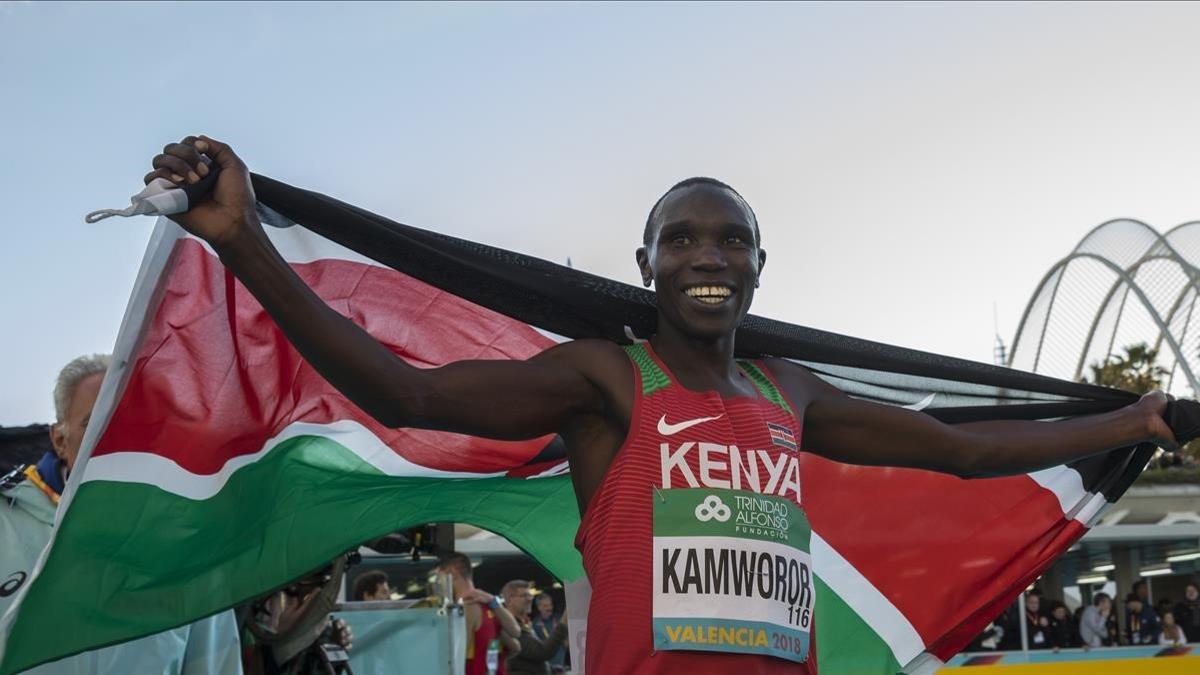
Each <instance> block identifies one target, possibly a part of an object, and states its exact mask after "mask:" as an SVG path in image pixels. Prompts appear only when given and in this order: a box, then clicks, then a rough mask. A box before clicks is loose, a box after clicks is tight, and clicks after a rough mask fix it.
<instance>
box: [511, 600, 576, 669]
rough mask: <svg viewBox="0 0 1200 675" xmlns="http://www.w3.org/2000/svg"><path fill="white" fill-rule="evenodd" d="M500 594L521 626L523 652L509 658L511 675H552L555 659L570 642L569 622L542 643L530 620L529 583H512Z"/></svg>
mask: <svg viewBox="0 0 1200 675" xmlns="http://www.w3.org/2000/svg"><path fill="white" fill-rule="evenodd" d="M500 594H501V595H503V596H504V604H505V605H506V606H507V607H508V608H509V611H511V612H512V613H513V615H514V616H516V617H517V620H518V621H520V622H521V651H520V652H519V653H517V654H515V655H513V656H510V657H508V672H509V674H510V675H518V674H520V675H549V673H550V672H551V667H550V659H551V657H553V656H554V654H555V653H557V652H558V650H559V649H560V648H561V647H562V645H563V643H565V642H566V640H567V624H566V622H560V623H559V624H558V626H556V627H555V629H554V632H553V633H551V634H550V638H549V639H548V640H541V639H539V638H538V637H537V635H535V634H534V632H533V626H532V625H531V622H530V620H529V610H530V607H531V605H532V604H533V595H532V594H531V593H530V592H529V582H528V581H521V580H515V581H510V582H508V583H507V584H504V588H503V589H502V590H501V591H500Z"/></svg>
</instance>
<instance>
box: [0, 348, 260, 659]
mask: <svg viewBox="0 0 1200 675" xmlns="http://www.w3.org/2000/svg"><path fill="white" fill-rule="evenodd" d="M109 360H110V359H109V357H108V355H106V354H93V355H91V356H80V357H79V358H77V359H74V360H73V361H71V362H70V363H68V364H67V365H66V366H65V367H64V368H63V369H62V371H61V372H60V373H59V375H58V379H57V381H56V382H55V385H54V413H55V417H56V420H55V423H54V424H53V425H51V427H50V442H51V444H52V445H53V446H54V450H53V451H52V452H47V453H46V455H45V456H44V457H42V459H41V460H39V461H38V463H37V464H36V465H29V466H25V467H21V468H19V469H17V470H16V471H14V472H12V473H10V474H8V475H7V476H5V477H4V478H2V479H0V575H2V576H0V614H2V613H3V612H5V611H7V610H8V608H9V605H10V604H12V602H13V600H15V599H16V597H17V592H18V591H19V590H20V589H21V587H23V586H24V585H25V584H26V583H27V582H28V580H29V577H30V575H31V574H32V573H33V567H34V564H35V563H36V562H37V558H38V555H39V554H40V553H41V551H42V549H43V548H44V547H45V546H46V542H47V541H49V540H50V530H51V528H52V527H53V525H54V512H55V509H56V508H57V506H58V500H59V495H61V494H62V491H63V486H64V485H65V484H66V479H67V476H68V475H69V474H70V472H71V469H73V468H74V467H75V460H76V458H77V457H78V456H79V446H80V444H81V443H82V441H83V435H84V432H85V431H87V426H88V422H89V421H90V419H91V415H92V407H93V406H94V405H95V403H96V397H97V396H99V394H100V385H101V383H102V382H103V380H104V373H105V371H107V370H108V364H109ZM45 630H47V631H53V630H54V627H53V626H46V627H45ZM27 672H29V673H38V674H40V675H51V674H52V675H66V674H71V675H84V674H87V675H99V674H101V673H146V674H147V675H225V674H228V673H241V672H242V666H241V660H240V647H239V643H238V634H237V622H236V620H235V619H234V616H233V612H223V613H221V614H217V615H215V616H212V617H209V618H207V619H204V620H202V621H197V622H196V623H193V624H190V625H187V626H182V627H180V628H176V629H174V630H169V631H166V632H163V633H158V634H157V635H150V636H148V637H144V638H141V639H139V640H134V641H132V642H126V643H124V644H119V645H114V646H112V647H106V648H104V649H97V650H95V651H90V652H86V653H83V654H77V655H75V656H72V657H68V658H65V659H61V660H59V661H54V662H52V663H48V664H44V665H42V666H38V667H37V668H34V669H33V670H30V671H27Z"/></svg>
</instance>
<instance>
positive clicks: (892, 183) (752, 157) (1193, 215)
mask: <svg viewBox="0 0 1200 675" xmlns="http://www.w3.org/2000/svg"><path fill="white" fill-rule="evenodd" d="M1197 25H1200V5H1195V4H1175V3H1164V4H1156V3H1137V4H1085V3H1069V4H1020V3H1002V4H989V3H964V4H904V3H884V4H871V3H868V4H850V3H846V4H841V3H839V4H821V3H798V4H751V3H738V4H720V3H704V4H687V3H667V4H632V3H601V4H562V3H546V4H493V3H487V4H469V3H461V4H460V3H453V4H450V3H447V4H428V5H425V4H403V5H388V4H383V3H365V4H353V3H339V4H303V5H293V4H286V3H266V4H254V3H204V4H174V3H172V4H153V3H135V4H112V3H99V2H94V3H82V4H71V3H23V2H0V101H2V103H0V152H2V153H3V159H2V160H0V198H2V203H3V205H4V209H3V211H2V212H0V320H2V321H3V324H2V325H0V327H2V330H0V425H18V424H26V423H31V422H46V421H51V420H52V418H53V406H52V403H51V395H50V393H51V389H52V386H53V380H54V377H55V375H56V374H57V372H58V369H59V368H61V366H62V365H64V364H65V363H66V362H67V361H68V360H70V359H71V358H73V357H75V356H77V355H79V354H83V353H92V352H104V351H110V350H111V349H112V345H113V342H114V340H115V337H116V332H117V328H118V326H119V324H120V321H121V317H122V314H123V311H124V307H125V303H126V301H127V300H128V296H129V292H130V290H131V287H132V284H133V280H134V276H135V273H136V271H137V267H138V264H139V262H140V260H141V256H142V254H143V252H144V249H145V244H146V240H147V238H148V236H149V233H150V230H151V227H152V224H153V221H152V220H151V219H150V218H136V219H110V220H106V221H103V222H102V223H99V224H96V225H86V224H84V222H83V214H84V213H87V212H88V211H91V210H94V209H97V208H102V207H120V206H122V205H125V204H127V203H128V196H129V195H130V194H132V193H134V192H136V191H137V190H138V189H140V187H141V176H142V175H143V174H144V173H146V171H148V170H149V163H150V160H151V158H152V157H153V156H154V154H156V153H157V152H159V151H160V150H161V148H162V146H163V145H164V144H166V143H168V142H171V141H175V140H178V139H179V138H182V137H183V136H186V135H189V134H194V133H205V134H208V135H210V136H213V137H215V138H218V139H221V140H224V141H227V142H229V143H230V144H232V145H233V147H234V148H235V149H236V150H237V152H238V153H239V154H240V155H241V156H242V157H243V159H245V161H246V162H247V164H249V166H250V167H251V169H252V170H254V171H256V172H258V173H262V174H265V175H268V176H271V177H273V178H276V179H279V180H283V181H285V182H288V183H291V184H293V185H298V186H301V187H305V188H309V189H313V190H317V191H319V192H323V193H325V194H329V195H332V196H334V197H337V198H339V199H342V200H344V201H348V202H351V203H353V204H356V205H358V206H362V207H364V208H367V209H369V210H371V211H374V212H376V213H379V214H382V215H385V216H388V217H390V218H393V219H395V220H399V221H401V222H405V223H408V224H411V225H416V226H419V227H425V228H429V229H433V230H437V231H441V232H445V233H448V234H453V235H455V236H459V237H465V238H468V239H473V240H476V241H482V242H486V243H489V244H493V245H497V246H502V247H505V248H509V249H514V250H517V251H521V252H524V253H529V254H533V255H537V256H540V257H543V258H547V259H550V260H553V261H556V262H563V261H565V260H566V259H567V258H568V257H570V258H571V260H572V262H573V263H574V265H575V266H576V267H578V268H582V269H585V270H587V271H590V272H594V273H597V274H602V275H604V276H607V277H611V278H614V279H619V280H622V281H626V282H629V283H637V282H638V276H637V270H636V267H635V265H634V258H633V252H634V250H635V248H636V247H637V245H638V243H639V240H640V236H641V228H642V224H643V223H644V221H645V218H646V212H647V211H648V210H649V208H650V206H651V205H652V204H653V203H654V201H655V200H656V199H657V198H658V196H659V195H660V194H661V193H662V192H663V191H664V190H665V189H666V188H667V187H669V186H670V185H671V184H673V183H674V182H676V181H678V180H680V179H682V178H685V177H688V176H693V175H710V176H715V177H718V178H721V179H722V180H725V181H726V182H729V183H731V184H732V185H734V186H735V187H736V188H737V189H738V190H739V191H740V192H741V193H742V194H743V195H744V196H745V197H746V198H747V200H748V201H749V202H750V203H751V204H752V205H753V207H754V209H755V211H756V212H757V214H758V217H759V221H760V224H761V227H762V235H763V244H764V247H765V248H766V249H767V250H768V252H769V257H768V262H767V265H766V268H765V269H764V272H763V277H762V288H761V289H760V290H759V293H758V295H757V296H756V300H755V306H754V308H753V311H754V312H756V313H758V314H762V315H766V316H770V317H774V318H778V319H783V320H786V321H790V322H793V323H799V324H803V325H808V326H813V327H817V328H822V329H825V330H832V331H837V332H841V333H847V334H851V335H856V336H860V337H865V338H870V339H874V340H880V341H884V342H888V343H893V344H899V345H903V346H907V347H914V348H918V349H923V350H929V351H934V352H939V353H944V354H949V355H953V356H959V357H964V358H970V359H975V360H981V361H990V360H991V359H992V348H993V342H994V334H995V331H996V327H997V326H998V328H999V331H1000V334H1001V335H1002V336H1003V337H1004V338H1005V340H1006V341H1010V342H1011V339H1012V335H1013V333H1014V331H1015V330H1016V328H1017V323H1018V321H1019V320H1020V316H1021V313H1022V311H1023V309H1024V306H1025V303H1026V302H1027V301H1028V299H1029V296H1030V295H1031V293H1032V292H1033V290H1034V287H1035V286H1036V284H1037V282H1038V281H1039V279H1040V278H1041V277H1042V275H1043V274H1044V273H1045V272H1046V270H1048V269H1049V268H1050V266H1051V265H1052V264H1053V263H1054V262H1056V261H1057V260H1058V259H1060V258H1062V257H1063V256H1065V255H1066V254H1067V253H1068V252H1069V251H1070V249H1071V248H1072V247H1073V246H1074V244H1075V243H1076V242H1077V241H1078V240H1079V239H1080V238H1082V237H1083V236H1084V235H1085V234H1086V233H1087V232H1088V231H1089V230H1090V229H1092V228H1093V227H1095V226H1096V225H1099V224H1100V223H1102V222H1104V221H1107V220H1110V219H1113V218H1118V217H1132V218H1137V219H1140V220H1142V221H1145V222H1147V223H1149V224H1151V225H1152V226H1154V227H1156V228H1158V229H1160V230H1164V231H1165V230H1166V229H1168V228H1170V227H1172V226H1174V225H1177V224H1179V223H1182V222H1186V221H1190V220H1196V219H1200V201H1198V191H1197V188H1198V186H1200V124H1198V123H1197V120H1200V83H1198V82H1197V78H1198V75H1197V74H1198V73H1200V50H1198V49H1196V48H1195V32H1196V31H1195V28H1196V26H1197Z"/></svg>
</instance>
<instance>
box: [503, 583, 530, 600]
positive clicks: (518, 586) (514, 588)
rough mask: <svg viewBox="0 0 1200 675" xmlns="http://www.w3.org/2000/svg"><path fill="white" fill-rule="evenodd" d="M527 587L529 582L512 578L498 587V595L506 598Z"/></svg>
mask: <svg viewBox="0 0 1200 675" xmlns="http://www.w3.org/2000/svg"><path fill="white" fill-rule="evenodd" d="M525 588H529V582H528V581H525V580H524V579H513V580H512V581H510V582H508V583H507V584H504V587H503V588H501V589H500V597H502V598H507V597H508V596H510V595H512V594H513V593H516V592H518V591H520V590H522V589H525Z"/></svg>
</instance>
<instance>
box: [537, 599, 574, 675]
mask: <svg viewBox="0 0 1200 675" xmlns="http://www.w3.org/2000/svg"><path fill="white" fill-rule="evenodd" d="M533 605H534V609H536V610H537V611H536V612H535V613H534V615H533V621H532V625H533V634H534V635H536V636H537V637H538V639H539V640H541V641H542V642H546V641H547V640H549V639H550V635H551V634H553V633H554V629H555V628H558V624H559V623H561V622H562V615H561V614H557V613H555V611H554V598H552V597H550V594H549V593H541V594H539V595H538V596H537V597H535V598H534V599H533ZM569 663H570V662H569V661H568V660H567V646H566V645H563V646H562V647H560V648H559V650H558V651H557V652H555V653H554V656H553V657H551V659H550V667H551V668H552V669H553V668H559V669H565V668H566V667H567V665H569Z"/></svg>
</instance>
